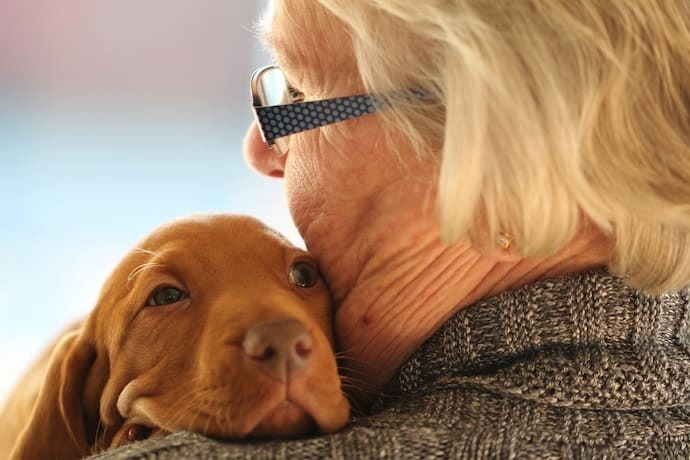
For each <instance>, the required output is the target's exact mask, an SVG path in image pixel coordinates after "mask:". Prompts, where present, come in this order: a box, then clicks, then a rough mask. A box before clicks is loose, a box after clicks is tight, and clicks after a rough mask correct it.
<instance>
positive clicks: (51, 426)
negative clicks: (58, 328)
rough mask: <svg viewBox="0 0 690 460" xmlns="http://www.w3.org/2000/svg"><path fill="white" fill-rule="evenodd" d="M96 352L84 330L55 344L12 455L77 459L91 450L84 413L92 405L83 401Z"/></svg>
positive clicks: (17, 456)
mask: <svg viewBox="0 0 690 460" xmlns="http://www.w3.org/2000/svg"><path fill="white" fill-rule="evenodd" d="M95 356H96V352H95V348H94V346H93V345H92V344H91V343H90V341H89V340H87V338H86V334H84V333H83V330H82V331H72V332H69V333H67V334H65V336H64V337H63V338H62V340H61V341H60V342H59V343H58V344H57V346H56V347H55V351H54V352H53V355H52V357H51V359H50V364H49V365H48V370H47V372H46V376H45V379H44V381H43V385H42V387H41V390H40V391H39V394H38V398H37V400H36V403H35V406H34V408H33V410H32V412H31V416H30V417H29V423H28V424H27V426H26V427H25V428H24V430H23V431H22V432H21V434H20V435H19V438H18V440H17V443H16V444H15V446H14V449H13V450H12V455H11V456H10V458H12V459H39V458H47V457H50V458H54V459H74V458H82V457H84V456H86V455H88V454H89V453H90V444H91V443H90V442H89V439H90V435H91V433H87V427H86V422H85V414H86V412H87V411H88V412H91V411H92V409H91V410H87V408H85V407H84V405H83V390H84V386H85V384H86V379H87V375H88V374H89V370H90V368H91V366H92V364H93V362H94V359H95ZM95 411H96V412H97V411H98V409H97V408H96V409H95ZM88 431H92V430H88Z"/></svg>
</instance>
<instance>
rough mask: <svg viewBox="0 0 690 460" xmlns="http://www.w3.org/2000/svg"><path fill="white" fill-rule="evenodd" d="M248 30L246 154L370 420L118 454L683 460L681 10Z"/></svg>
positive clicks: (356, 14)
mask: <svg viewBox="0 0 690 460" xmlns="http://www.w3.org/2000/svg"><path fill="white" fill-rule="evenodd" d="M264 25H265V31H264V34H263V35H264V37H265V40H266V42H267V43H268V45H269V46H270V47H271V49H272V50H273V51H274V53H275V59H276V62H277V66H275V67H271V68H267V69H263V70H261V71H260V72H258V73H256V74H255V75H254V79H253V89H254V105H255V110H256V113H257V120H258V121H257V123H256V124H254V125H253V126H252V127H251V128H250V130H249V133H248V135H247V138H246V145H245V149H246V151H245V155H246V158H247V161H248V162H249V163H250V164H251V165H252V166H253V167H254V168H255V169H256V170H258V171H260V172H261V173H263V174H265V175H267V176H272V177H280V178H283V180H284V182H285V190H286V194H287V199H288V205H289V207H290V210H291V212H292V216H293V218H294V221H295V224H296V226H297V228H298V229H299V230H300V232H301V234H302V235H303V237H304V240H305V242H306V245H307V247H308V249H309V250H310V251H311V252H312V253H313V254H314V255H315V256H316V257H317V258H318V260H319V261H320V264H321V268H322V271H323V274H324V276H325V277H326V279H327V280H328V283H329V285H330V287H331V289H332V293H333V299H334V301H335V304H336V305H337V317H336V328H337V331H338V339H339V346H340V347H341V349H342V350H343V351H344V353H345V354H346V355H347V357H348V358H349V359H348V363H347V366H346V367H347V368H348V369H347V372H348V373H349V374H350V375H351V376H352V380H353V381H354V382H361V383H362V384H363V385H365V386H366V387H367V389H368V390H369V391H370V392H371V394H372V395H373V397H372V399H371V401H372V403H373V405H372V406H371V407H369V408H367V415H365V416H361V417H357V418H355V419H353V421H352V423H351V424H350V425H349V426H348V427H346V428H345V429H344V430H343V431H342V432H340V433H336V434H334V435H330V436H322V437H316V438H312V439H307V440H300V441H292V442H285V443H281V442H275V443H265V444H258V445H251V444H244V445H238V444H225V443H220V442H216V441H212V440H209V439H206V438H204V437H202V436H200V435H193V434H189V433H177V434H173V435H171V436H169V437H167V438H163V439H159V440H155V439H154V440H150V441H147V442H144V443H141V444H135V445H134V446H131V447H129V448H125V449H123V450H119V451H115V452H114V455H135V454H146V455H150V454H153V453H156V454H158V455H163V454H167V455H170V456H173V457H174V456H179V457H193V456H197V457H198V456H205V457H209V456H223V455H228V456H257V455H279V456H287V457H296V458H299V457H303V456H306V455H310V456H312V457H329V456H333V457H346V458H354V457H413V458H418V457H422V456H425V457H426V456H434V457H445V456H449V457H472V458H475V457H501V458H503V457H505V458H508V457H515V456H517V457H566V458H568V457H578V458H579V457H584V458H589V457H600V456H608V457H618V458H627V457H630V456H643V457H658V456H661V457H688V456H690V355H689V353H690V293H689V292H688V291H687V290H684V289H686V288H687V286H688V285H690V129H688V126H689V125H690V5H688V3H687V2H684V1H681V0H678V1H667V2H651V1H650V2H645V1H638V0H617V1H612V2H601V1H588V0H578V1H574V0H560V1H549V2H542V1H528V0H519V1H514V0H495V1H480V0H447V1H441V0H427V1H409V0H356V1H352V0H277V1H275V2H274V3H273V5H272V7H271V8H270V9H269V12H268V13H267V15H266V18H265V22H264ZM353 96H354V97H353ZM357 96H358V97H357ZM334 98H337V99H335V100H334Z"/></svg>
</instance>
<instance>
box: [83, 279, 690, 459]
mask: <svg viewBox="0 0 690 460" xmlns="http://www.w3.org/2000/svg"><path fill="white" fill-rule="evenodd" d="M384 393H385V394H386V397H385V398H383V397H382V398H381V400H380V401H379V402H378V403H377V405H376V407H375V410H374V411H373V413H372V415H369V416H367V417H360V418H357V419H356V420H353V422H352V423H351V424H350V425H349V426H348V427H347V428H345V429H344V430H342V431H341V432H339V433H336V434H334V435H330V436H321V437H315V438H310V439H300V440H293V441H282V442H261V443H227V442H220V441H217V440H211V439H208V438H206V437H204V436H202V435H199V434H194V433H188V432H179V433H174V434H172V435H169V436H167V437H164V438H158V439H150V440H147V441H142V442H137V443H134V444H131V445H129V446H125V447H122V448H119V449H115V450H111V451H108V452H105V453H102V454H101V455H99V456H96V457H94V458H99V459H119V458H415V459H416V458H587V459H589V458H686V459H687V458H690V291H683V292H680V293H671V294H665V295H662V296H660V297H650V296H646V295H643V294H641V293H639V292H637V291H635V290H633V289H631V288H629V287H627V286H626V285H625V284H624V283H623V281H622V280H621V279H620V278H617V277H615V276H613V275H610V274H609V273H607V272H605V271H594V272H588V273H581V274H575V275H568V276H563V277H559V278H553V279H548V280H543V281H539V282H537V283H534V284H531V285H528V286H524V287H522V288H519V289H516V290H513V291H510V292H506V293H503V294H501V295H498V296H496V297H492V298H489V299H485V300H483V301H480V302H478V303H477V304H475V305H473V306H471V307H468V308H465V309H463V310H462V311H460V312H459V313H458V314H456V315H455V316H454V317H453V318H451V319H450V320H449V321H448V322H446V323H445V324H444V325H443V326H442V327H441V328H440V329H439V330H438V331H437V332H436V334H434V335H433V336H432V337H431V338H430V339H429V340H428V341H427V342H426V343H425V344H424V345H423V346H422V347H421V348H419V349H418V350H417V351H416V352H415V353H414V354H413V355H412V356H411V357H410V358H409V359H408V360H407V361H406V362H405V363H404V364H403V366H402V367H401V368H400V370H399V372H398V374H397V376H396V377H395V378H394V379H393V380H392V381H391V382H390V383H389V385H388V387H387V388H386V391H385V392H384Z"/></svg>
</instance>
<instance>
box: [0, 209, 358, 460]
mask: <svg viewBox="0 0 690 460" xmlns="http://www.w3.org/2000/svg"><path fill="white" fill-rule="evenodd" d="M331 321H332V312H331V308H330V302H329V294H328V290H327V288H326V286H325V285H324V283H323V281H322V280H320V279H319V276H318V272H317V269H316V264H315V261H314V260H313V259H312V258H311V257H310V256H309V254H308V253H306V252H304V251H302V250H300V249H297V248H295V247H293V246H291V245H290V244H288V243H287V241H286V240H285V239H284V238H283V237H281V236H280V235H278V234H277V233H275V232H274V231H272V230H270V229H268V228H266V227H265V226H264V225H262V224H261V223H259V222H258V221H256V220H254V219H252V218H248V217H240V216H233V215H209V216H195V217H191V218H187V219H184V220H178V221H175V222H172V223H170V224H167V225H164V226H162V227H160V228H158V229H157V230H156V231H155V232H154V233H153V234H151V235H150V236H149V237H148V238H146V239H145V240H144V241H143V242H141V243H140V244H139V245H138V246H137V248H136V249H134V250H133V251H131V252H130V253H129V254H127V256H126V257H125V258H124V260H123V261H122V262H121V263H120V264H119V265H118V267H117V268H116V269H115V271H114V273H113V274H112V275H111V276H110V278H109V279H108V280H107V281H106V283H105V286H104V287H103V290H102V291H101V296H100V300H99V301H98V304H97V305H96V307H95V309H94V310H93V311H92V313H91V314H90V315H89V317H88V318H87V319H86V320H85V322H84V324H83V326H81V327H80V328H78V329H77V330H74V331H71V332H68V333H66V334H65V336H64V337H63V338H62V340H61V341H60V342H59V343H58V344H57V345H56V347H55V350H54V352H53V354H52V357H51V359H50V362H49V364H48V366H47V370H46V373H45V378H44V379H43V384H42V386H41V388H40V392H39V394H38V397H37V400H36V402H35V405H34V407H33V411H32V412H31V415H30V418H29V420H28V423H27V425H26V427H25V428H24V429H23V431H22V432H21V434H20V435H19V438H18V439H17V442H16V445H15V447H14V450H13V451H12V457H13V458H21V459H31V458H45V457H46V456H49V457H51V458H58V459H62V458H65V459H69V458H79V457H82V456H84V455H87V454H89V453H91V452H94V451H97V450H101V449H104V448H106V447H107V446H109V445H116V444H120V443H122V442H126V441H127V440H131V439H139V438H141V437H145V436H147V435H149V433H150V431H151V430H152V429H153V430H154V432H170V431H176V430H191V431H196V432H200V433H204V434H206V435H209V436H214V437H219V438H225V439H239V438H244V437H247V436H253V435H256V436H296V435H301V434H305V433H307V432H309V431H310V430H311V429H312V428H313V427H316V428H317V429H318V430H320V431H321V432H324V433H329V432H333V431H336V430H338V429H340V428H342V427H343V426H344V425H345V424H346V423H347V420H348V418H349V403H348V401H347V399H346V398H345V396H344V395H343V393H342V390H341V382H340V378H339V376H338V373H337V366H336V361H335V358H334V354H333V331H332V326H331ZM3 417H7V414H4V415H3Z"/></svg>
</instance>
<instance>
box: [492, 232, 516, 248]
mask: <svg viewBox="0 0 690 460" xmlns="http://www.w3.org/2000/svg"><path fill="white" fill-rule="evenodd" d="M512 243H513V235H511V234H510V233H508V232H501V233H499V234H498V236H497V237H496V244H497V245H498V246H499V247H500V248H501V249H504V250H505V249H508V248H509V247H510V245H511V244H512Z"/></svg>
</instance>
